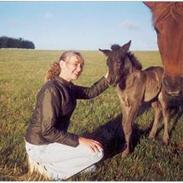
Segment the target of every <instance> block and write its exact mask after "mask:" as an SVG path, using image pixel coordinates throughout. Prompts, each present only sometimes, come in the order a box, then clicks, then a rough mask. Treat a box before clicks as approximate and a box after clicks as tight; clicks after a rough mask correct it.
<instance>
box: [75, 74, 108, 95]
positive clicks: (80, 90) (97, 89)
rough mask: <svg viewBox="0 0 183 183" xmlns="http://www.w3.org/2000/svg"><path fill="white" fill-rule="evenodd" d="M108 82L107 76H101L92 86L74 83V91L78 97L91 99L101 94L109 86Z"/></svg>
mask: <svg viewBox="0 0 183 183" xmlns="http://www.w3.org/2000/svg"><path fill="white" fill-rule="evenodd" d="M108 86H109V85H108V82H107V80H106V78H105V77H102V78H100V79H99V80H98V81H97V82H95V83H94V84H93V85H92V86H91V87H83V86H77V85H73V86H72V87H73V93H74V94H75V97H76V98H77V99H91V98H94V97H96V96H98V95H100V94H101V93H102V92H103V91H104V90H106V89H107V88H108Z"/></svg>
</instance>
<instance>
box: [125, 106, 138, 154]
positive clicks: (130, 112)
mask: <svg viewBox="0 0 183 183" xmlns="http://www.w3.org/2000/svg"><path fill="white" fill-rule="evenodd" d="M138 108H139V105H138V104H137V103H136V104H135V103H134V104H133V105H129V106H126V105H123V106H122V114H123V121H122V126H123V131H124V135H125V141H126V148H125V150H124V151H123V152H122V157H126V156H127V155H128V154H129V153H130V150H131V136H132V130H133V129H132V127H133V120H134V119H135V117H136V114H137V111H138Z"/></svg>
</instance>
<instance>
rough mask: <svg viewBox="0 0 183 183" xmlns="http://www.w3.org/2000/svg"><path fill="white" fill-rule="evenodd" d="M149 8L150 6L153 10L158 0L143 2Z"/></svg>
mask: <svg viewBox="0 0 183 183" xmlns="http://www.w3.org/2000/svg"><path fill="white" fill-rule="evenodd" d="M143 3H144V4H145V5H146V6H147V7H148V8H150V9H151V10H153V9H154V8H155V6H156V2H150V1H145V2H143Z"/></svg>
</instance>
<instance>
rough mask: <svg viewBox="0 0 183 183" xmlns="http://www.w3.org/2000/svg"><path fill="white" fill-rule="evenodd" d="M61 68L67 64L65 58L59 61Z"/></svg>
mask: <svg viewBox="0 0 183 183" xmlns="http://www.w3.org/2000/svg"><path fill="white" fill-rule="evenodd" d="M59 65H60V68H62V67H63V66H64V65H65V62H64V61H63V60H60V61H59Z"/></svg>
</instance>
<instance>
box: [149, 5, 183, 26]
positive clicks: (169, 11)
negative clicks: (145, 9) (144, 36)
mask: <svg viewBox="0 0 183 183" xmlns="http://www.w3.org/2000/svg"><path fill="white" fill-rule="evenodd" d="M156 6H157V7H156V10H155V12H154V13H153V24H154V26H156V24H157V23H158V22H160V21H163V20H165V19H167V18H168V17H169V16H171V17H173V18H174V19H175V20H176V19H177V16H183V3H181V2H166V3H159V4H157V5H156Z"/></svg>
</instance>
